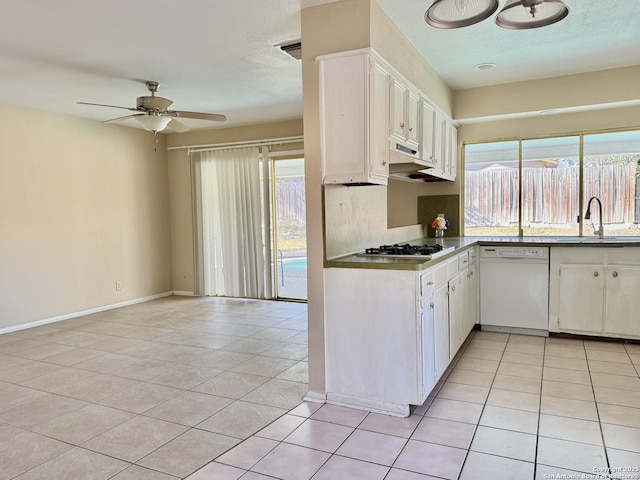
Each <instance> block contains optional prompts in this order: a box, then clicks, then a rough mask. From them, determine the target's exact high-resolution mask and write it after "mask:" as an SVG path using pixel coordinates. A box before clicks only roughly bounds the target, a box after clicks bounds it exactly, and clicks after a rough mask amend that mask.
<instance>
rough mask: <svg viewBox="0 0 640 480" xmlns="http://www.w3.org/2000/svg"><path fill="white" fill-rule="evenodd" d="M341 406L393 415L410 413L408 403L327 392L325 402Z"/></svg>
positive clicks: (407, 414) (406, 415)
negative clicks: (401, 403)
mask: <svg viewBox="0 0 640 480" xmlns="http://www.w3.org/2000/svg"><path fill="white" fill-rule="evenodd" d="M326 403H329V404H332V405H339V406H341V407H349V408H355V409H357V410H366V411H368V412H374V413H381V414H384V415H390V416H393V417H408V416H409V415H410V414H411V411H410V409H409V405H404V404H403V405H400V404H395V403H387V402H380V401H377V400H370V399H368V398H360V397H354V396H352V395H342V394H338V393H327V402H326Z"/></svg>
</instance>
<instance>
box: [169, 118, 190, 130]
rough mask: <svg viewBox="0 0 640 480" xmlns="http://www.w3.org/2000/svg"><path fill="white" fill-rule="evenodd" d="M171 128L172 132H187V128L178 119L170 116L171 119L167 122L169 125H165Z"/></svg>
mask: <svg viewBox="0 0 640 480" xmlns="http://www.w3.org/2000/svg"><path fill="white" fill-rule="evenodd" d="M167 126H168V127H169V128H170V129H171V130H173V131H174V132H179V133H181V132H188V131H189V129H188V128H187V126H186V125H184V124H182V123H180V122H179V121H178V120H176V119H175V118H172V119H171V121H170V122H169V125H167Z"/></svg>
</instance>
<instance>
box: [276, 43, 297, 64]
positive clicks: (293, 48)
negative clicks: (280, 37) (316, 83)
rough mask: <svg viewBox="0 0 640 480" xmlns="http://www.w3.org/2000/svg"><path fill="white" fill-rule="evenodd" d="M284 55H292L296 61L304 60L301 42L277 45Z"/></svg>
mask: <svg viewBox="0 0 640 480" xmlns="http://www.w3.org/2000/svg"><path fill="white" fill-rule="evenodd" d="M277 46H278V47H280V50H282V51H283V52H284V53H286V54H288V55H291V56H292V57H293V58H295V59H296V60H300V59H302V43H301V42H300V41H297V42H292V43H282V44H280V45H277Z"/></svg>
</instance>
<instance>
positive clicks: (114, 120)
mask: <svg viewBox="0 0 640 480" xmlns="http://www.w3.org/2000/svg"><path fill="white" fill-rule="evenodd" d="M130 110H135V108H132V109H130ZM140 115H145V114H144V113H134V114H133V115H125V116H124V117H118V118H112V119H111V120H105V121H104V122H102V123H117V122H122V121H123V120H128V119H130V118H134V117H139V116H140Z"/></svg>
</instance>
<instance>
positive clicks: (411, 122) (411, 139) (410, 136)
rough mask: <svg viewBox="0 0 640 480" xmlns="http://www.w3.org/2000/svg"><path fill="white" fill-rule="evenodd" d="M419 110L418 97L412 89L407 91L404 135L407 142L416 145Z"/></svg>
mask: <svg viewBox="0 0 640 480" xmlns="http://www.w3.org/2000/svg"><path fill="white" fill-rule="evenodd" d="M419 112H420V97H419V96H418V95H417V94H415V93H414V92H412V91H407V110H406V123H405V127H406V130H405V135H406V138H407V141H408V143H410V144H411V145H414V146H415V147H416V150H417V147H418V145H419V143H420V141H419V135H418V134H419V132H418V115H419Z"/></svg>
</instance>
